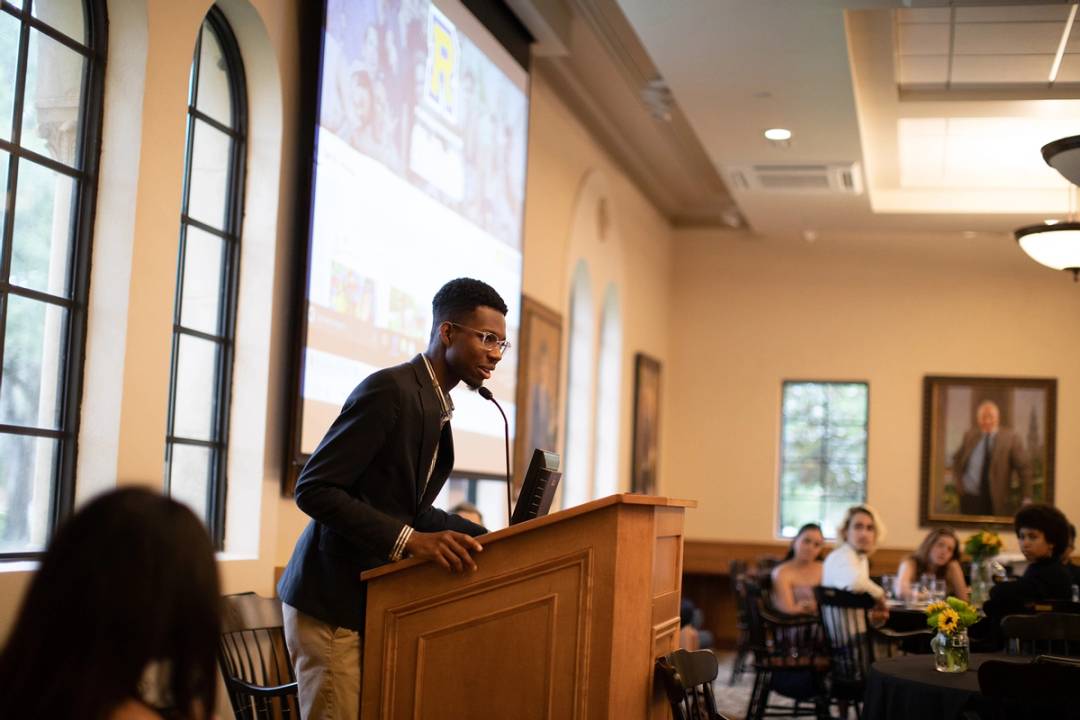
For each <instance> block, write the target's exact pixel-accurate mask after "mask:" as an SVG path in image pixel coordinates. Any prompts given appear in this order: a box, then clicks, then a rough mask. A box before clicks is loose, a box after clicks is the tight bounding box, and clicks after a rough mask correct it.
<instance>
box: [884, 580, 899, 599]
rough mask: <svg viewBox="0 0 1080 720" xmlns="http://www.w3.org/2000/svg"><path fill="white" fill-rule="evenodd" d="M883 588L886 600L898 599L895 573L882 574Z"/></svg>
mask: <svg viewBox="0 0 1080 720" xmlns="http://www.w3.org/2000/svg"><path fill="white" fill-rule="evenodd" d="M881 589H882V590H884V591H885V599H886V600H895V599H896V576H895V575H882V576H881Z"/></svg>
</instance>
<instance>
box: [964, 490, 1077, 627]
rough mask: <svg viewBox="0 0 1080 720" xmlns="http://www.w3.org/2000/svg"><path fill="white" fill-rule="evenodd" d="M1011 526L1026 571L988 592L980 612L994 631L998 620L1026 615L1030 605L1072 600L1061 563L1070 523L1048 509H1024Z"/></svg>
mask: <svg viewBox="0 0 1080 720" xmlns="http://www.w3.org/2000/svg"><path fill="white" fill-rule="evenodd" d="M1013 526H1014V527H1015V528H1016V537H1017V539H1018V540H1019V541H1020V552H1022V553H1024V557H1025V558H1027V561H1028V567H1027V570H1026V571H1025V572H1024V574H1023V576H1022V577H1020V578H1019V579H1018V580H1013V581H1011V582H1003V583H999V584H997V585H995V586H994V587H992V588H991V589H990V599H989V600H987V601H986V605H985V606H984V607H983V611H984V612H985V613H986V615H987V617H988V618H989V620H990V623H989V625H990V628H991V629H992V630H995V631H996V629H997V627H998V625H999V624H1000V622H1001V618H1003V617H1004V616H1006V615H1010V614H1014V613H1024V612H1027V611H1028V610H1027V607H1026V606H1027V605H1028V604H1029V603H1032V602H1036V601H1039V600H1068V599H1070V598H1071V597H1072V582H1073V581H1072V574H1071V573H1070V572H1069V569H1068V568H1066V567H1065V566H1064V565H1063V564H1062V563H1061V556H1062V555H1063V554H1064V553H1065V551H1066V549H1067V548H1068V547H1069V521H1068V520H1066V519H1065V516H1064V515H1063V514H1062V512H1061V511H1060V510H1058V509H1057V508H1055V507H1052V506H1050V505H1042V504H1035V505H1025V506H1024V507H1022V508H1020V511H1019V512H1017V513H1016V517H1015V518H1013Z"/></svg>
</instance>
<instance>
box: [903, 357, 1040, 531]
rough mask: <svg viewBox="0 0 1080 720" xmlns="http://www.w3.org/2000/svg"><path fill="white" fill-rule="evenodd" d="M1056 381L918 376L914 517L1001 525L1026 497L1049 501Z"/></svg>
mask: <svg viewBox="0 0 1080 720" xmlns="http://www.w3.org/2000/svg"><path fill="white" fill-rule="evenodd" d="M1056 412H1057V380H1055V379H1047V378H1042V379H1040V378H991V377H942V376H927V377H926V378H924V380H923V424H922V482H921V492H920V502H919V522H920V524H921V525H923V526H928V525H946V524H947V525H953V526H960V527H965V526H966V527H983V526H986V525H995V524H1000V525H1008V524H1011V523H1012V518H1013V515H1014V514H1015V513H1016V511H1017V510H1018V509H1019V508H1020V506H1021V504H1023V503H1024V502H1025V501H1027V500H1031V501H1033V502H1046V503H1053V501H1054V438H1055V418H1056Z"/></svg>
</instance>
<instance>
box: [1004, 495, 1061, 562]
mask: <svg viewBox="0 0 1080 720" xmlns="http://www.w3.org/2000/svg"><path fill="white" fill-rule="evenodd" d="M1013 527H1014V528H1015V529H1016V534H1017V535H1019V534H1020V528H1029V529H1031V530H1038V531H1039V532H1041V533H1042V534H1043V535H1045V536H1046V542H1048V543H1050V544H1051V545H1053V546H1054V552H1053V555H1052V557H1053V558H1054V559H1055V560H1058V559H1060V558H1061V556H1062V555H1063V554H1064V553H1065V551H1066V550H1067V549H1068V547H1069V520H1068V519H1067V518H1066V517H1065V514H1064V513H1063V512H1061V511H1060V510H1058V509H1057V508H1056V507H1054V506H1052V505H1045V504H1043V503H1034V504H1032V505H1025V506H1024V507H1022V508H1020V510H1019V511H1017V513H1016V517H1015V518H1013Z"/></svg>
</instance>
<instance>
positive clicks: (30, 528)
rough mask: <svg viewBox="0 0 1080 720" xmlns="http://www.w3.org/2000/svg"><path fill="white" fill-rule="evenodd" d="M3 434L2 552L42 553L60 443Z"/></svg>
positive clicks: (0, 486) (0, 482) (0, 488)
mask: <svg viewBox="0 0 1080 720" xmlns="http://www.w3.org/2000/svg"><path fill="white" fill-rule="evenodd" d="M58 444H59V443H58V442H57V441H56V440H53V439H51V438H38V437H31V436H29V435H9V434H7V433H0V552H3V553H21V552H40V551H41V550H44V549H45V544H46V542H47V541H48V537H49V517H50V511H51V508H52V503H53V493H54V485H53V478H55V476H56V456H57V445H58Z"/></svg>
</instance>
